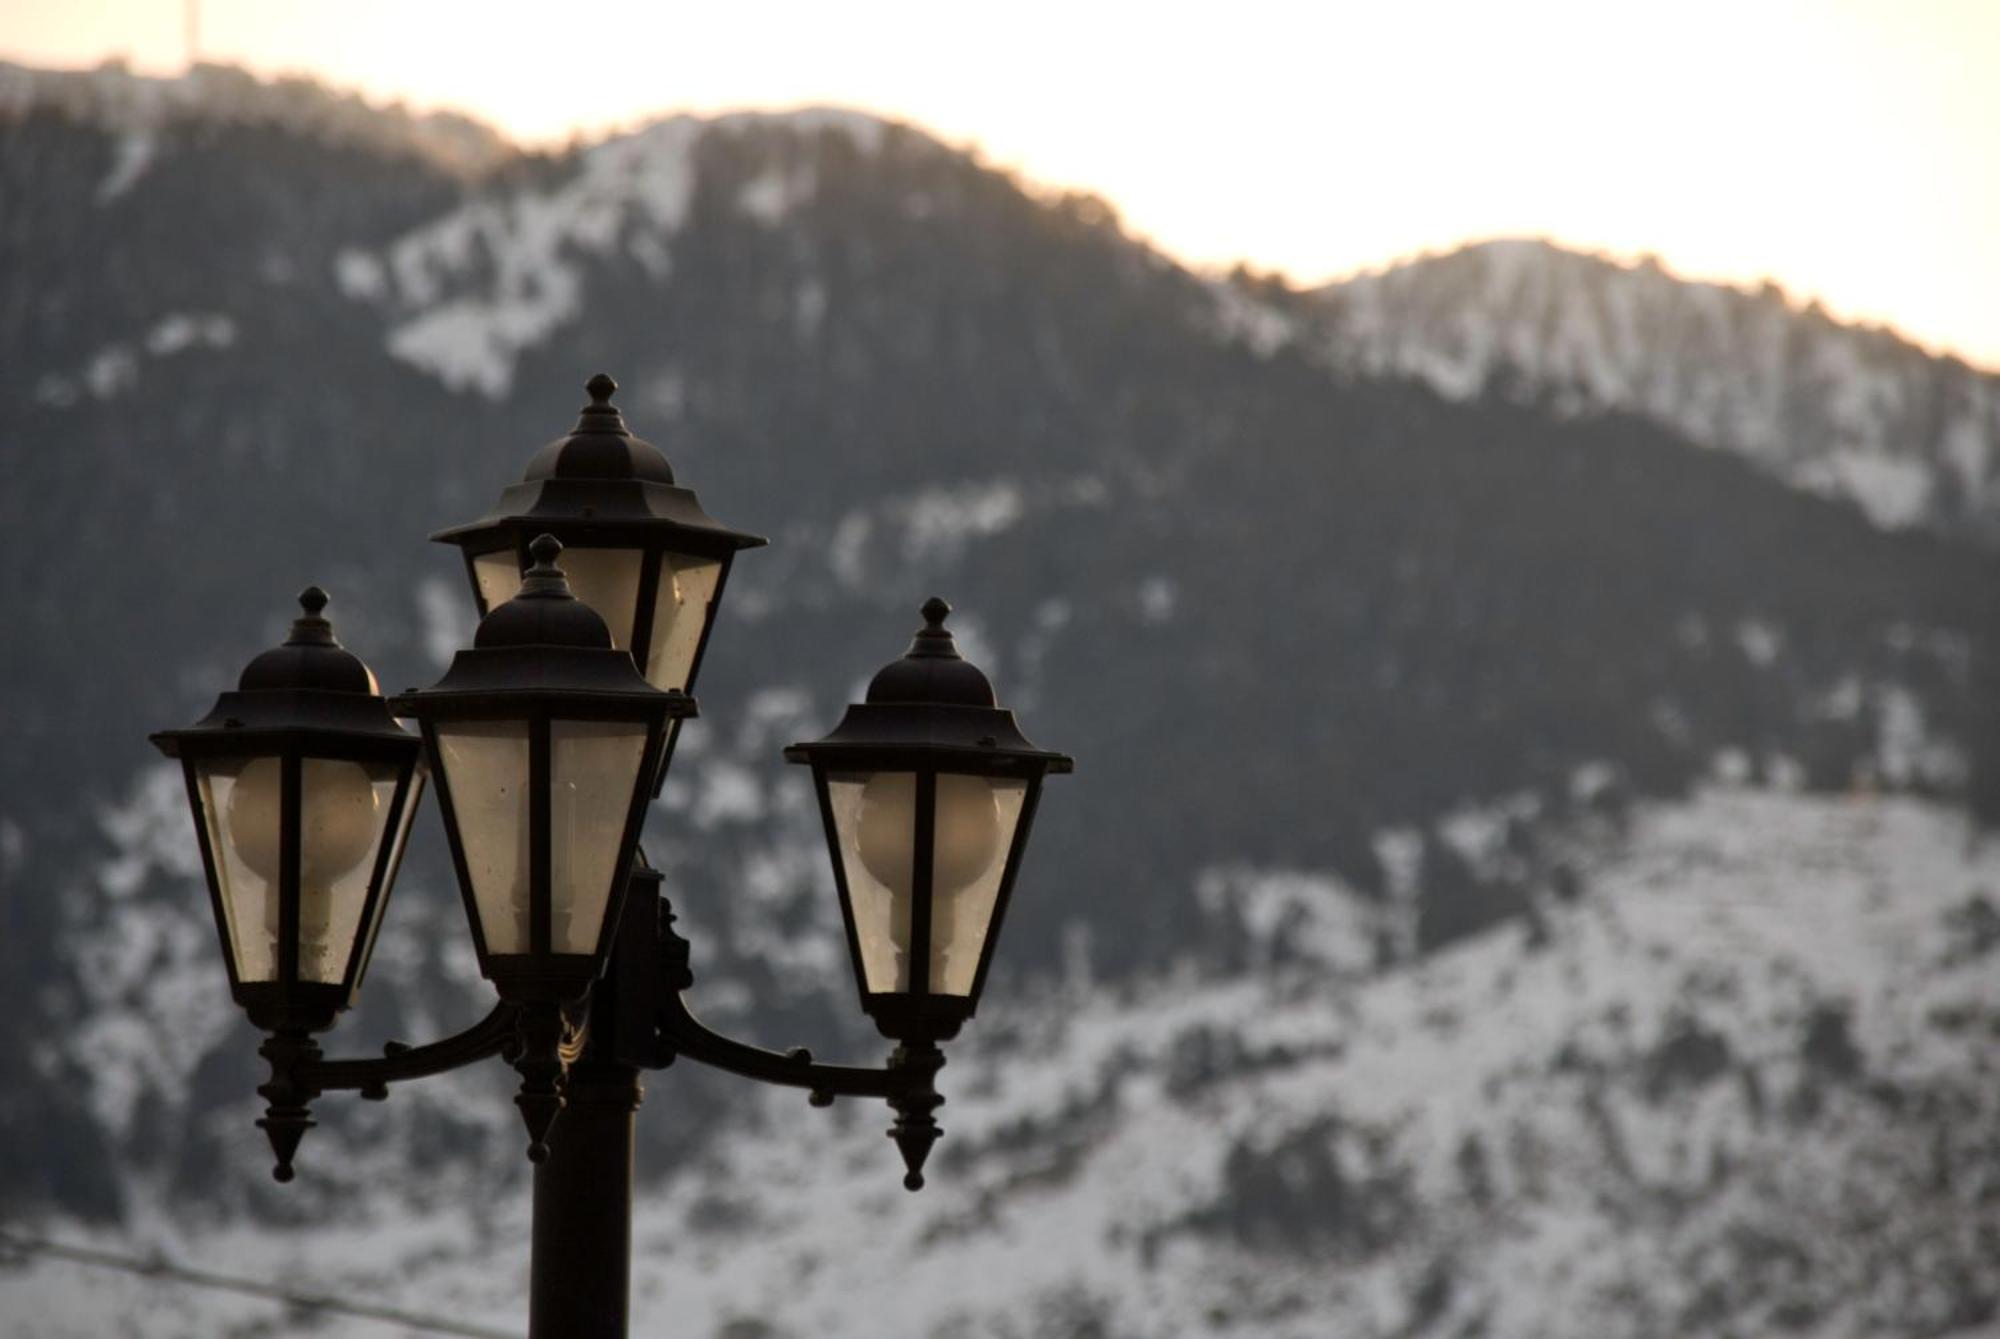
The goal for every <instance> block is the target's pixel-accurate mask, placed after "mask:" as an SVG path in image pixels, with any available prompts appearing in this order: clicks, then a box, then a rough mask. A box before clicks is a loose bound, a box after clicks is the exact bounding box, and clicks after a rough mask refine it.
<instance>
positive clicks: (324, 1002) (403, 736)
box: [151, 586, 424, 1033]
mask: <svg viewBox="0 0 2000 1339" xmlns="http://www.w3.org/2000/svg"><path fill="white" fill-rule="evenodd" d="M299 604H300V607H301V608H302V609H303V610H304V611H305V612H304V616H303V617H301V618H299V619H298V620H297V621H296V622H294V624H293V625H292V632H291V635H290V636H289V637H288V638H287V640H286V641H285V643H284V645H282V646H280V647H277V648H274V649H273V650H271V651H267V652H265V653H264V654H263V655H260V656H258V657H257V659H256V660H254V661H252V662H251V664H250V666H249V667H248V668H246V669H245V670H244V673H243V676H242V680H241V682H240V683H239V685H238V687H237V688H236V689H235V690H233V691H230V692H225V693H223V694H222V695H221V696H220V697H218V698H217V699H216V703H215V706H214V707H213V709H211V710H210V711H209V713H208V714H207V715H206V716H204V717H202V719H201V720H199V721H197V722H196V723H195V724H193V725H191V726H188V727H186V728H185V729H180V730H162V731H159V732H158V733H156V734H154V735H152V736H151V739H152V742H153V744H154V745H155V746H156V747H157V748H158V749H159V750H160V752H162V753H163V754H165V755H166V756H167V757H169V758H173V759H175V760H177V761H178V762H180V764H181V770H182V775H183V778H184V780H185V782H186V785H187V795H188V805H189V808H190V809H191V810H192V811H193V814H194V819H195V839H196V843H197V845H198V846H199V848H200V850H201V865H202V874H203V877H204V878H205V879H206V880H207V883H208V895H209V905H210V910H211V911H212V912H213V914H214V918H215V928H216V934H217V937H218V938H219V939H220V941H221V945H222V958H223V963H224V965H225V967H226V968H227V969H228V973H229V991H230V996H231V998H232V999H234V1000H235V1001H236V1003H237V1004H238V1005H239V1006H240V1007H242V1009H243V1010H244V1011H245V1013H247V1014H248V1015H249V1018H250V1021H251V1022H252V1023H253V1024H254V1025H255V1026H257V1027H258V1028H260V1029H262V1030H264V1031H266V1032H279V1031H287V1032H299V1033H306V1032H323V1031H325V1030H326V1029H327V1028H329V1027H331V1026H332V1025H333V1023H334V1021H335V1019H336V1018H337V1016H338V1015H339V1014H340V1013H341V1012H342V1011H343V1010H345V1009H347V1008H349V1007H350V1006H351V1005H352V1004H353V1002H354V998H355V996H356V994H357V993H358V992H359V990H360V988H361V980H362V977H363V976H364V975H365V974H366V972H367V970H368V960H369V958H370V957H372V956H373V952H374V944H375V932H376V931H377V930H378V929H379V928H380V926H381V922H382V915H383V913H384V911H385V910H386V909H387V903H388V899H389V894H390V891H391V890H392V889H393V887H394V884H395V876H396V871H397V868H398V866H399V865H400V864H401V861H402V857H403V850H404V848H405V846H406V844H407V838H408V835H409V830H410V825H411V822H412V820H413V819H414V817H415V811H416V808H417V804H418V801H419V799H420V798H421V794H422V790H423V783H424V773H423V768H422V766H421V763H422V758H421V754H422V751H423V745H422V743H421V741H420V740H418V738H417V737H416V736H415V735H412V734H411V733H409V732H408V731H407V730H404V729H403V728H402V727H401V726H399V725H398V724H397V723H396V720H395V718H394V717H393V716H392V715H391V714H390V712H389V709H388V704H387V702H386V701H385V700H384V698H383V697H382V694H381V691H380V689H379V687H378V686H377V685H376V683H375V677H374V675H373V674H371V673H370V672H369V671H368V668H367V666H365V665H363V664H362V663H361V662H360V661H359V660H358V659H356V658H355V657H354V656H353V655H351V654H349V653H348V652H347V651H346V650H345V649H343V648H342V647H341V646H340V644H339V643H338V642H337V641H335V640H334V637H333V632H332V628H331V626H330V625H329V624H328V623H327V621H326V619H325V618H324V617H323V616H322V611H323V610H324V609H325V608H326V605H327V596H326V592H324V591H322V590H321V589H320V588H319V587H317V586H311V587H308V588H307V589H306V590H305V591H304V592H302V593H301V594H300V596H299ZM258 759H273V760H275V761H276V762H277V763H278V767H279V796H278V834H277V836H278V875H277V878H276V879H275V880H274V881H273V883H274V885H275V886H273V887H271V888H270V890H269V892H270V895H272V896H275V897H276V898H277V902H278V930H277V942H276V944H275V945H273V957H274V963H275V976H276V979H275V980H271V981H248V980H245V979H244V977H243V971H242V964H241V963H240V962H239V961H238V958H237V952H238V946H237V944H236V942H235V941H234V937H233V936H232V935H231V933H230V926H231V924H232V923H233V921H234V919H235V915H236V913H235V912H234V911H233V910H232V909H231V908H230V907H229V906H228V905H227V894H226V893H225V890H224V887H223V884H224V879H223V873H222V867H223V857H222V853H221V852H219V851H217V850H216V849H215V847H214V841H215V834H216V833H219V832H221V831H222V830H223V826H224V824H225V822H226V816H224V815H219V814H211V813H210V812H209V800H210V797H209V796H208V795H206V794H205V792H204V788H203V786H202V775H201V773H202V769H203V767H204V766H205V765H207V764H210V763H215V762H221V761H235V760H242V761H243V762H246V763H247V762H252V761H256V760H258ZM310 760H323V761H328V762H353V763H363V764H367V763H375V764H382V765H386V766H389V767H393V768H394V769H395V788H394V790H393V791H392V792H391V795H390V800H389V806H388V812H387V813H386V815H384V817H383V819H382V822H381V824H380V826H379V827H378V829H377V830H376V832H375V833H374V836H373V850H372V856H371V857H370V861H369V864H370V868H369V873H368V885H367V889H366V891H365V893H364V894H363V897H362V902H361V907H360V912H359V916H358V918H357V920H356V922H355V933H354V938H353V940H352V942H350V943H348V944H346V945H345V948H344V953H345V958H344V965H343V967H342V970H341V973H340V978H339V980H337V981H307V980H302V979H301V978H300V963H299V939H300V919H301V914H300V902H301V900H302V898H303V896H304V890H303V889H302V887H301V873H302V871H301V868H300V866H301V861H302V856H303V851H302V847H303V844H304V840H303V826H304V825H303V817H302V813H301V810H302V806H303V805H304V803H305V797H304V795H303V793H302V792H303V789H304V786H303V782H302V774H303V770H304V765H305V763H306V762H307V761H310Z"/></svg>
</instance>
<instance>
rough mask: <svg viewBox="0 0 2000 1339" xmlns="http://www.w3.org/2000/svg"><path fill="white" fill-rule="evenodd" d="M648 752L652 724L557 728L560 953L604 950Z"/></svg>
mask: <svg viewBox="0 0 2000 1339" xmlns="http://www.w3.org/2000/svg"><path fill="white" fill-rule="evenodd" d="M645 752H646V726H645V725H644V724H642V723H639V722H636V721H553V722H551V723H550V726H549V784H550V787H551V793H550V795H549V838H550V847H551V849H550V853H549V855H550V859H551V861H552V862H553V863H552V865H551V868H550V879H549V892H550V906H549V910H550V938H551V940H552V942H551V944H550V947H551V948H552V949H553V950H554V951H555V952H557V953H595V952H596V951H597V941H598V935H599V933H600V931H601V930H602V929H603V927H604V912H605V908H606V907H607V906H608V905H609V903H610V899H611V892H612V888H611V884H612V879H613V876H614V875H615V874H616V873H617V864H618V855H619V850H620V848H621V846H622V845H623V844H624V839H625V826H626V821H627V820H628V819H629V818H630V816H631V813H632V796H633V792H634V791H635V790H637V789H638V786H639V763H640V761H641V760H642V758H643V757H644V755H645Z"/></svg>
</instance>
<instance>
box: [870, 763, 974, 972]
mask: <svg viewBox="0 0 2000 1339" xmlns="http://www.w3.org/2000/svg"><path fill="white" fill-rule="evenodd" d="M860 826H861V830H860V833H859V834H858V836H859V842H858V844H859V846H860V848H861V863H862V864H863V865H864V866H866V867H867V869H868V872H869V873H870V874H872V875H874V876H875V878H876V880H877V881H879V882H880V883H881V884H882V886H883V887H885V888H887V889H888V890H889V891H890V892H892V893H894V894H895V895H896V896H897V898H898V899H899V900H901V899H907V898H908V897H909V896H910V889H911V878H910V874H911V868H912V862H913V860H914V856H915V852H916V834H917V778H916V776H915V775H914V774H912V773H909V772H878V773H876V774H875V776H873V777H872V778H870V779H869V782H868V784H867V786H866V787H865V788H863V790H862V792H861V825H860ZM933 832H934V833H935V836H934V839H933V841H934V849H933V851H932V861H931V869H932V881H933V886H932V892H931V895H932V900H933V903H934V904H937V903H940V902H941V901H942V899H944V898H947V897H949V896H950V895H952V894H953V893H956V892H959V891H960V890H961V889H963V888H965V887H967V886H968V885H970V884H971V883H972V882H973V881H975V880H976V879H978V878H979V876H980V875H982V874H984V873H985V872H986V871H987V870H988V869H990V868H991V867H992V865H993V860H994V857H995V856H996V855H998V854H999V846H1000V806H999V804H998V802H997V801H996V800H995V799H994V797H993V787H992V786H990V785H988V784H987V783H986V782H985V781H984V780H983V779H981V778H979V777H976V776H957V775H953V774H951V773H943V774H941V775H940V776H939V777H938V779H937V821H936V824H935V826H934V828H933ZM936 937H938V936H934V938H936Z"/></svg>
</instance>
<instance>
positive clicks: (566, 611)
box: [472, 535, 611, 651]
mask: <svg viewBox="0 0 2000 1339" xmlns="http://www.w3.org/2000/svg"><path fill="white" fill-rule="evenodd" d="M562 550H563V546H562V542H561V541H560V540H558V539H557V538H556V537H555V536H554V535H540V536H538V537H537V538H536V539H535V542H534V543H532V544H530V545H529V546H528V552H529V554H530V555H531V556H533V558H534V560H535V565H534V566H533V567H530V568H529V569H528V570H527V571H526V572H525V573H524V574H523V575H522V577H521V589H520V592H519V593H518V594H516V595H515V596H514V598H513V599H511V600H508V601H507V602H506V603H504V604H499V605H495V606H494V607H493V610H492V612H490V613H488V614H487V615H486V617H485V618H482V619H480V620H479V629H478V631H477V632H475V633H474V634H473V638H472V644H473V645H474V646H476V647H478V648H479V649H480V650H482V651H486V650H492V649H494V648H496V647H504V646H582V647H589V648H591V649H593V650H605V651H608V650H610V649H611V629H610V628H609V627H607V626H606V625H605V622H604V619H603V618H602V617H601V616H600V615H599V614H598V612H597V611H596V610H595V609H592V608H591V607H590V606H589V605H587V604H585V603H584V602H583V601H582V600H579V599H577V598H576V594H575V592H574V591H572V590H570V588H569V578H568V577H567V576H565V575H564V574H563V570H562V568H560V567H558V566H556V558H557V557H558V556H559V555H560V554H561V553H562Z"/></svg>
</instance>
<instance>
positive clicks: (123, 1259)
mask: <svg viewBox="0 0 2000 1339" xmlns="http://www.w3.org/2000/svg"><path fill="white" fill-rule="evenodd" d="M0 1249H5V1250H12V1251H19V1252H20V1253H21V1254H23V1255H44V1256H48V1257H49V1258H51V1259H55V1260H70V1261H74V1262H75V1263H77V1264H84V1265H95V1266H97V1267H98V1268H100V1269H116V1270H120V1271H122V1272H124V1273H127V1274H136V1275H138V1276H140V1277H141V1278H148V1279H160V1280H164V1281H166V1282H169V1283H185V1284H187V1285H189V1286H191V1287H196V1288H211V1289H214V1290H215V1291H217V1292H232V1293H238V1294H241V1295H243V1296H246V1297H261V1298H264V1299H266V1300H267V1301H272V1302H283V1303H284V1304H286V1305H287V1306H290V1307H294V1308H296V1309H298V1310H301V1311H322V1312H326V1313H327V1314H329V1315H336V1316H352V1317H355V1318H356V1319H358V1320H375V1321H381V1322H383V1323H384V1324H389V1325H401V1326H403V1327H404V1328H405V1329H409V1330H418V1331H422V1332H425V1333H428V1334H451V1335H460V1336H465V1337H466V1339H521V1336H520V1333H519V1331H515V1330H493V1329H488V1328H486V1327H485V1326H483V1325H470V1324H467V1323H466V1322H464V1321H459V1320H446V1319H443V1318H442V1317H438V1316H425V1315H419V1314H418V1313H416V1312H413V1311H402V1310H398V1309H397V1308H395V1307H388V1306H371V1305H369V1304H368V1303H366V1302H350V1301H348V1300H346V1299H345V1298H341V1297H334V1296H331V1295H329V1294H326V1293H299V1292H293V1291H291V1290H290V1289H287V1288H281V1287H279V1286H277V1285H276V1284H272V1283H261V1282H259V1281H258V1280H256V1279H242V1278H232V1277H231V1276H229V1275H227V1274H212V1273H210V1272H209V1271H207V1270H205V1269H188V1268H186V1267H184V1266H182V1265H176V1264H173V1263H171V1262H170V1261H168V1260H165V1259H163V1258H161V1257H158V1256H154V1257H152V1258H150V1259H149V1258H145V1257H141V1256H136V1255H119V1254H117V1253H115V1252H112V1251H100V1250H97V1249H95V1248H94V1247H89V1246H71V1245H68V1244H66V1243H64V1242H59V1241H45V1240H43V1239H42V1238H40V1237H24V1236H20V1235H18V1234H16V1233H13V1232H0Z"/></svg>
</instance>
